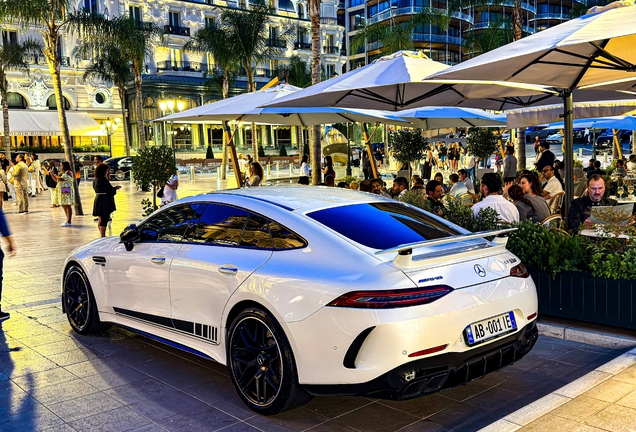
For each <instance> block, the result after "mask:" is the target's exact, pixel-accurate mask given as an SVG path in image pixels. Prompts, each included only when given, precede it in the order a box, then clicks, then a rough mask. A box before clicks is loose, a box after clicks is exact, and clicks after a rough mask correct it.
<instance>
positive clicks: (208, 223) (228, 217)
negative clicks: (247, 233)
mask: <svg viewBox="0 0 636 432" xmlns="http://www.w3.org/2000/svg"><path fill="white" fill-rule="evenodd" d="M249 216H250V214H249V213H248V212H246V211H245V210H242V209H239V208H236V207H230V206H224V205H219V204H207V205H206V206H205V211H203V212H202V214H201V216H200V218H198V219H197V220H196V228H194V226H192V227H191V228H192V229H191V230H188V232H189V235H188V238H187V241H190V242H195V243H207V244H216V245H227V246H238V245H239V244H240V243H241V235H242V234H243V227H244V226H245V223H246V222H247V220H248V218H249ZM190 233H191V234H190Z"/></svg>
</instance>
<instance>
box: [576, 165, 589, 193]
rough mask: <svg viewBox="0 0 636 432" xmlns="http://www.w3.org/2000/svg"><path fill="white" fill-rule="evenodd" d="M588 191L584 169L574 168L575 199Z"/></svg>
mask: <svg viewBox="0 0 636 432" xmlns="http://www.w3.org/2000/svg"><path fill="white" fill-rule="evenodd" d="M586 189H587V179H586V178H585V173H584V172H583V168H574V197H575V198H578V197H580V196H581V195H583V192H585V190H586Z"/></svg>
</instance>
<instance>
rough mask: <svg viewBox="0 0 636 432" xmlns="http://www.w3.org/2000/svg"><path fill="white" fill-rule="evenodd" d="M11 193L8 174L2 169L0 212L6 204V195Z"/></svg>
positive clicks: (0, 175)
mask: <svg viewBox="0 0 636 432" xmlns="http://www.w3.org/2000/svg"><path fill="white" fill-rule="evenodd" d="M8 193H9V183H8V182H7V173H6V172H4V170H3V169H0V211H1V210H2V204H3V203H4V195H6V194H8Z"/></svg>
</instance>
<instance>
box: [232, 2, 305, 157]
mask: <svg viewBox="0 0 636 432" xmlns="http://www.w3.org/2000/svg"><path fill="white" fill-rule="evenodd" d="M273 13H274V10H273V9H272V8H271V7H269V6H268V5H267V4H265V2H264V1H263V0H256V1H254V2H250V8H249V10H238V9H229V8H228V9H225V10H223V12H222V13H221V17H220V18H221V28H222V30H223V31H224V32H226V34H227V37H228V38H231V39H232V40H233V42H234V44H235V47H236V51H235V55H236V56H237V58H238V60H239V63H240V65H241V66H242V67H243V69H244V70H245V73H246V75H247V91H248V92H253V91H256V82H255V81H254V73H255V70H256V67H257V66H258V65H259V64H260V63H263V62H265V61H267V60H269V59H272V58H274V57H275V56H279V55H281V54H282V53H283V50H284V48H283V47H282V46H279V44H278V43H277V42H278V41H276V40H270V36H269V17H270V15H271V14H273ZM295 35H296V29H295V28H294V27H293V26H288V27H286V28H283V29H282V31H281V34H280V35H279V38H280V40H281V41H284V42H285V44H286V42H288V41H289V40H291V38H292V37H293V36H295ZM252 152H253V153H254V160H258V149H257V142H256V124H255V123H252Z"/></svg>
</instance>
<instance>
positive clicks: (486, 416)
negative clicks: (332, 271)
mask: <svg viewBox="0 0 636 432" xmlns="http://www.w3.org/2000/svg"><path fill="white" fill-rule="evenodd" d="M119 184H121V185H122V186H123V189H122V190H121V191H120V192H119V193H118V195H117V199H116V200H117V207H118V209H119V210H118V211H117V212H116V213H115V215H114V221H113V234H115V235H116V234H118V233H119V232H120V231H121V230H122V229H123V228H124V227H125V226H126V225H127V224H129V223H131V222H135V221H138V220H139V219H140V218H141V212H142V211H141V206H140V204H139V203H140V201H141V200H142V199H143V198H147V197H148V196H149V194H148V193H143V192H139V191H136V190H135V188H134V187H132V186H131V185H130V183H129V182H120V183H119ZM216 187H217V182H216V180H215V179H213V178H211V177H209V176H208V177H206V176H204V175H201V176H197V180H196V182H193V183H191V182H190V181H189V180H182V184H181V187H180V189H179V193H180V196H186V195H192V194H196V193H201V192H204V191H209V190H213V189H216ZM81 192H82V196H83V202H84V209H85V212H86V213H87V214H90V209H91V208H92V201H93V193H92V189H91V188H90V185H88V184H86V183H82V185H81ZM45 194H48V192H45ZM7 204H9V205H7ZM49 204H50V201H49V198H48V195H43V196H39V197H38V198H35V199H33V200H32V202H31V205H30V212H29V214H28V215H17V214H15V207H12V206H11V205H10V203H5V206H6V207H5V208H4V210H5V213H6V214H7V219H8V221H9V224H10V226H11V229H12V231H13V234H14V236H15V239H16V241H17V245H18V255H17V256H16V257H14V258H7V259H5V273H4V289H3V291H4V292H3V309H6V310H7V311H9V312H10V313H11V319H10V320H8V321H5V322H3V323H2V324H0V431H7V432H8V431H19V432H23V431H35V430H50V431H128V430H136V431H165V430H168V431H208V430H227V431H251V430H262V431H302V430H312V431H353V430H358V431H365V432H366V431H378V432H380V431H396V430H403V431H444V430H454V431H474V430H478V429H480V428H482V427H487V426H489V425H491V424H493V423H495V422H497V421H499V420H501V419H503V418H504V417H506V416H509V415H511V414H513V413H514V412H516V411H517V410H519V409H523V408H524V407H526V406H528V405H529V404H532V403H533V402H535V401H537V400H540V399H542V398H543V397H544V396H546V395H550V394H551V393H552V392H555V391H558V390H559V389H561V388H562V387H564V386H565V385H567V384H568V383H571V382H572V381H575V380H576V379H578V378H580V377H582V376H585V375H586V374H588V373H589V372H591V371H593V370H594V369H596V368H597V367H600V366H602V365H604V364H606V363H607V362H609V361H610V360H612V359H614V358H616V357H617V356H619V355H620V354H622V353H623V352H624V351H625V349H623V350H613V349H608V348H600V347H595V346H590V345H584V344H581V343H577V342H571V341H564V340H558V339H553V338H549V337H542V338H540V340H539V342H538V344H537V346H536V347H535V349H534V350H533V351H532V352H531V353H530V354H529V355H528V356H527V357H525V358H524V359H523V360H521V361H519V362H518V363H516V364H515V365H513V366H511V367H509V368H506V369H505V370H503V371H501V372H498V373H495V374H492V375H489V376H488V377H486V378H484V379H481V380H478V381H475V382H472V383H470V384H468V385H466V386H463V387H459V388H456V389H453V390H449V391H446V392H442V393H440V394H435V395H431V396H427V397H423V398H419V399H415V400H411V401H407V402H391V401H383V400H376V399H370V398H363V397H359V398H354V397H319V398H315V399H314V400H313V401H311V402H310V403H309V404H307V405H305V406H304V407H301V408H298V409H296V410H293V411H290V412H287V413H283V414H281V415H277V416H273V417H261V416H257V415H254V413H253V412H251V411H249V410H248V409H247V408H245V407H244V405H243V404H242V402H241V401H240V400H239V398H238V396H237V395H236V393H235V391H234V389H233V387H232V384H231V382H230V379H229V377H228V375H227V371H226V369H225V367H223V366H221V365H219V364H216V363H213V362H211V361H208V360H205V359H202V358H200V357H197V356H195V355H192V354H188V353H184V352H181V351H178V350H176V349H173V348H171V347H168V346H165V345H162V344H159V343H157V342H155V341H152V340H150V339H148V338H145V337H143V336H139V335H136V334H134V333H131V332H129V331H127V330H124V329H121V328H118V327H114V328H112V329H111V330H110V331H108V332H106V333H104V334H100V335H96V336H80V335H77V334H75V333H73V332H72V331H71V329H70V327H69V325H68V323H67V321H66V317H65V316H64V315H63V314H62V312H61V305H60V279H61V269H62V263H63V261H64V259H65V257H66V256H67V255H68V253H69V252H70V251H71V250H72V249H73V248H75V247H76V246H78V245H81V244H83V243H85V242H87V241H90V240H92V239H95V238H97V236H98V231H97V227H96V222H94V221H93V218H92V216H83V217H75V218H74V219H73V227H71V228H62V227H60V226H59V225H60V224H61V223H62V222H63V221H64V220H63V218H64V217H63V212H62V210H61V209H51V208H49ZM635 373H636V372H634V371H633V370H631V369H630V370H628V372H626V374H625V375H621V376H618V375H617V376H616V377H613V378H612V379H608V382H610V381H611V382H612V383H613V382H616V383H617V384H616V385H617V386H619V387H620V392H619V393H616V394H614V393H613V392H614V391H615V390H614V389H606V390H609V391H610V393H612V395H614V396H612V397H616V398H617V399H618V398H619V397H623V396H624V395H627V396H625V397H623V398H622V399H621V400H622V401H623V404H622V405H619V404H617V405H604V404H603V403H602V402H604V401H603V400H601V399H597V398H598V397H601V396H599V395H601V394H606V393H607V392H606V393H603V389H599V393H598V394H597V396H594V395H587V396H589V397H588V399H590V400H587V401H585V402H586V403H587V405H585V404H583V405H580V407H579V408H580V409H582V410H586V409H587V408H586V407H588V406H591V407H593V408H590V410H589V411H590V412H591V411H592V410H597V411H600V412H601V413H602V412H604V411H601V410H603V409H604V410H605V411H607V410H609V409H612V410H614V411H608V414H607V415H613V414H612V413H614V412H616V413H618V414H620V415H622V413H625V412H626V410H631V408H630V406H631V405H626V404H629V403H631V402H630V401H633V400H634V399H635V396H634V393H633V391H634V388H635V386H636V382H632V381H625V380H626V379H628V378H629V379H633V377H634V376H636V375H634V374H635ZM630 377H631V378H630ZM606 385H607V384H606ZM619 394H620V396H618V395H619ZM604 397H605V398H608V397H610V396H604ZM625 398H627V399H625ZM598 401H600V402H598ZM605 403H607V404H609V403H610V402H607V401H605ZM571 412H574V413H576V412H577V411H571ZM635 412H636V411H635ZM629 413H631V411H629ZM557 414H558V413H557ZM562 415H564V414H562ZM570 415H576V414H570ZM629 415H631V414H629ZM626 418H631V417H626ZM607 424H608V425H613V424H614V423H611V422H609V420H608V423H607ZM632 424H636V423H632ZM595 426H596V424H595ZM612 427H613V426H612ZM538 430H553V429H552V428H551V427H546V428H543V429H538ZM554 430H555V429H554ZM563 430H565V429H563ZM608 430H629V429H625V428H623V429H620V428H615V429H609V428H608Z"/></svg>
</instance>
